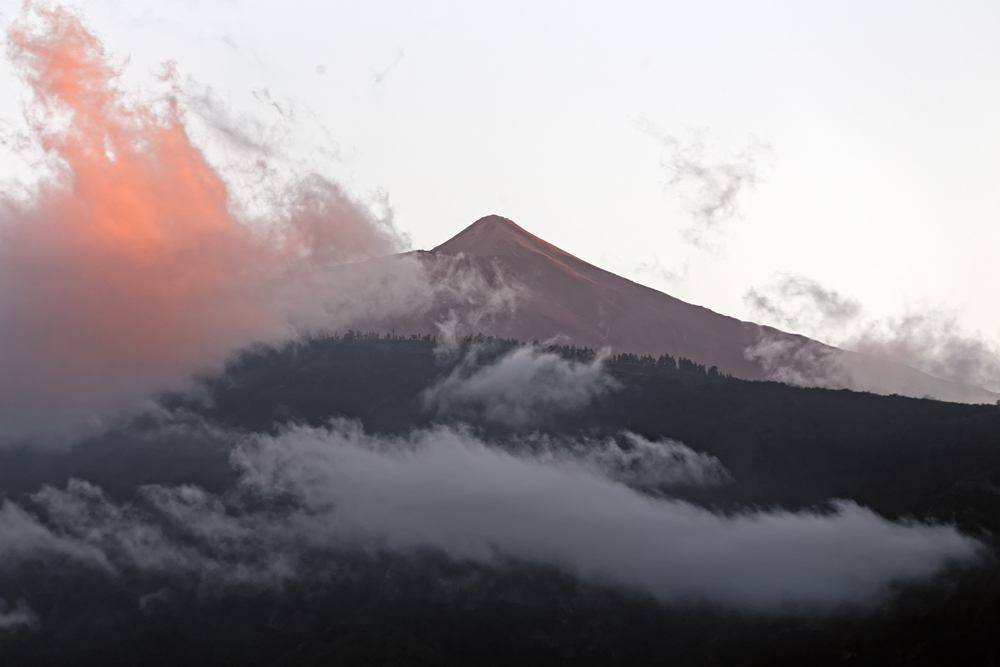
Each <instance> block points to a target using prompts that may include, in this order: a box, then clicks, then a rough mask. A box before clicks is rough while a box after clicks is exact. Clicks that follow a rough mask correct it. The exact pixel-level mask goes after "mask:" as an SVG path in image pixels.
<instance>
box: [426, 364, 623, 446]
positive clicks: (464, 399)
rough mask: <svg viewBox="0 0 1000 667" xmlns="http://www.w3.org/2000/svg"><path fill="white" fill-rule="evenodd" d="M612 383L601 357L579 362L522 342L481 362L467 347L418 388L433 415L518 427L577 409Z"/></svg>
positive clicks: (528, 425)
mask: <svg viewBox="0 0 1000 667" xmlns="http://www.w3.org/2000/svg"><path fill="white" fill-rule="evenodd" d="M617 386H618V383H617V382H616V381H615V380H614V379H613V378H612V377H611V376H609V375H608V374H607V373H606V372H605V370H604V358H603V357H601V356H598V357H596V358H595V359H594V360H593V361H590V362H587V363H584V362H578V361H569V360H566V359H563V358H562V357H560V356H559V355H558V354H557V353H555V352H551V351H546V350H545V349H544V348H541V347H537V346H524V347H518V348H516V349H514V350H512V351H511V352H509V353H507V354H506V355H504V356H503V357H501V358H500V359H499V360H497V361H496V362H494V363H491V364H487V365H482V364H481V363H480V360H479V354H478V350H477V349H475V348H473V349H472V350H471V351H470V352H469V353H468V356H467V357H466V358H465V359H464V360H463V361H462V362H461V363H459V364H458V365H457V366H456V367H455V369H454V370H453V371H452V372H451V373H450V374H449V375H448V376H447V377H446V378H444V379H443V380H441V381H440V382H438V383H437V384H435V385H433V386H431V387H429V388H428V389H427V390H426V391H425V392H424V394H423V400H424V403H425V405H426V406H427V407H428V408H429V409H431V410H434V411H435V412H436V413H437V414H438V415H439V416H445V415H455V416H459V417H463V418H470V417H471V418H474V419H475V420H476V421H487V422H493V423H498V424H503V425H505V426H510V427H513V428H523V427H533V426H537V425H538V424H539V423H540V422H542V421H544V419H545V418H547V417H549V416H551V415H553V414H558V413H565V412H573V411H575V410H580V409H582V408H584V407H586V406H587V405H588V404H589V403H590V402H591V401H593V400H594V399H596V398H598V397H599V396H601V395H603V394H606V393H607V392H609V391H612V390H613V389H615V388H616V387H617Z"/></svg>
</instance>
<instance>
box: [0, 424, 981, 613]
mask: <svg viewBox="0 0 1000 667" xmlns="http://www.w3.org/2000/svg"><path fill="white" fill-rule="evenodd" d="M677 444H679V443H675V444H674V445H669V443H668V449H667V451H668V453H669V452H673V453H676V451H677V447H676V445H677ZM645 446H646V447H658V446H661V444H660V443H648V442H647V443H645ZM670 447H673V449H671V448H670ZM646 460H649V459H648V457H647V458H646ZM232 461H233V465H234V466H235V467H236V469H237V470H238V472H239V484H238V487H237V489H236V490H235V491H233V492H231V493H228V494H223V495H215V494H212V493H209V492H206V491H204V490H202V489H199V488H197V487H194V486H176V487H170V486H148V487H144V488H143V489H142V491H141V494H140V496H139V498H138V499H137V500H136V501H134V502H125V503H116V502H114V501H112V500H111V499H109V497H108V496H107V495H106V494H105V493H104V492H103V491H102V490H101V489H100V488H99V487H96V486H94V485H93V484H90V483H88V482H83V481H80V480H71V481H70V482H69V483H68V484H67V485H66V486H65V487H64V488H55V487H43V488H42V489H41V490H40V491H38V492H36V493H34V494H32V495H31V496H30V497H29V499H28V500H27V501H26V502H24V503H22V504H17V503H14V502H12V501H9V500H8V501H4V503H3V506H2V508H0V525H2V526H3V530H2V531H0V567H12V566H15V565H16V564H17V563H18V562H24V561H25V560H32V561H39V560H40V561H41V562H47V561H51V559H53V558H57V559H63V560H65V559H69V561H71V562H76V563H78V564H80V565H81V566H84V567H88V568H92V569H97V570H99V571H103V572H106V573H108V574H110V575H111V576H117V575H115V573H117V572H125V571H131V570H134V569H138V570H140V571H144V572H151V573H159V574H162V575H167V576H185V577H192V576H193V577H196V578H197V580H198V581H200V582H201V583H200V584H199V587H200V588H201V589H202V590H205V591H212V590H223V589H225V588H227V587H233V586H241V587H245V586H252V587H259V588H268V589H273V588H275V587H280V586H282V585H283V583H282V582H287V581H290V580H302V579H303V578H305V579H310V578H314V579H316V580H317V581H322V580H324V578H328V577H330V576H335V572H336V558H335V555H336V554H337V553H344V552H346V551H352V550H353V551H356V550H358V549H361V550H362V551H367V552H371V553H374V552H377V551H380V550H389V551H390V552H394V553H398V554H406V553H412V552H414V551H415V550H421V549H428V548H429V549H434V550H438V551H440V552H442V553H443V554H445V555H447V556H449V557H450V558H452V559H454V560H456V561H459V562H477V563H482V564H485V565H489V566H492V565H496V566H501V565H502V564H503V563H504V562H507V561H509V559H515V560H519V561H525V562H532V563H540V564H543V565H548V566H553V567H557V568H559V569H562V570H565V571H566V572H569V573H571V574H574V575H576V576H579V577H583V578H584V579H587V580H589V581H591V582H593V583H596V584H600V585H606V586H611V587H614V588H621V589H623V590H629V591H633V592H638V593H641V594H645V595H650V596H653V597H655V598H656V599H658V600H660V601H662V602H664V603H676V602H685V603H692V602H693V603H708V604H717V605H724V606H728V607H733V608H739V609H745V610H751V611H758V612H766V613H773V612H786V611H796V610H798V611H816V610H829V609H833V608H836V607H839V606H841V605H845V604H846V605H862V606H865V605H871V604H873V603H875V602H877V601H878V600H880V599H881V598H882V596H884V595H885V594H887V592H888V590H889V588H888V587H889V586H890V585H891V584H893V583H895V582H900V581H908V580H913V579H918V578H925V577H929V576H932V575H934V574H935V573H936V572H938V571H940V569H941V568H942V567H944V566H946V565H947V564H949V563H960V562H966V563H968V562H972V561H974V560H976V559H977V557H978V553H979V549H980V545H979V543H978V542H977V541H975V540H973V539H971V538H968V537H965V536H962V535H961V534H959V533H958V532H956V531H955V529H954V528H952V527H950V526H945V525H922V524H918V523H912V522H909V523H908V522H903V523H894V522H890V521H887V520H885V519H883V518H881V517H879V516H878V515H877V514H874V513H873V512H871V511H870V510H867V509H865V508H863V507H860V506H858V505H856V504H854V503H852V502H850V501H837V502H835V503H834V504H833V508H834V509H833V511H828V512H811V511H802V512H788V511H782V510H775V511H764V510H755V511H749V510H748V511H746V512H744V513H739V514H733V515H721V514H716V513H713V512H711V511H709V510H706V509H703V508H700V507H697V506H694V505H691V504H689V503H686V502H682V501H679V500H674V499H671V498H669V497H654V496H650V495H647V494H645V493H643V492H641V491H639V490H637V489H635V488H632V487H630V486H628V485H627V484H625V483H623V482H622V481H621V479H622V478H621V468H620V467H618V466H616V465H608V460H607V458H606V457H605V459H604V460H602V459H601V458H600V457H594V456H590V457H589V458H581V457H575V456H573V455H572V449H571V448H570V449H564V450H562V453H561V455H559V456H552V455H551V452H550V453H548V454H546V453H544V452H543V453H540V454H539V453H532V452H531V451H530V450H527V451H521V452H514V451H510V450H507V449H502V448H497V447H495V446H490V445H488V444H486V443H484V442H482V441H480V440H478V439H477V438H476V437H475V436H474V435H472V434H471V433H470V432H468V431H466V430H463V429H461V428H457V429H456V428H444V427H439V428H435V429H431V430H424V431H417V432H414V433H412V434H411V435H409V436H407V437H403V438H388V437H382V436H374V435H369V434H365V433H364V432H362V431H361V430H360V429H359V428H358V427H357V426H355V425H353V424H351V423H349V422H336V423H334V424H331V426H329V427H328V428H318V429H314V428H304V427H296V428H291V429H289V430H287V431H285V432H283V433H281V434H278V435H276V436H253V437H248V438H245V439H244V441H243V443H242V444H241V445H240V446H239V447H238V448H237V449H236V450H235V451H234V453H233V457H232ZM706 461H707V459H706ZM634 462H635V461H633V463H634ZM641 463H642V461H640V464H641ZM709 463H711V461H709ZM711 467H712V468H713V469H714V470H716V471H718V470H720V467H719V466H718V462H717V461H716V462H715V463H714V465H713V466H711ZM689 468H690V466H689ZM721 470H724V468H721ZM633 472H634V470H633ZM673 481H674V482H675V483H676V482H678V481H686V482H687V483H717V481H718V480H706V479H704V477H703V478H702V479H701V480H700V482H699V481H698V480H697V479H691V478H690V477H689V478H688V479H686V480H683V479H680V478H678V477H676V476H675V478H674V480H673ZM318 554H328V556H326V557H323V558H316V557H315V556H316V555H318Z"/></svg>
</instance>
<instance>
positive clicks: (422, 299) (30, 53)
mask: <svg viewBox="0 0 1000 667" xmlns="http://www.w3.org/2000/svg"><path fill="white" fill-rule="evenodd" d="M7 43H8V57H9V58H10V59H11V61H12V62H13V64H14V65H15V68H16V71H17V72H19V74H20V76H21V78H22V79H23V81H24V82H25V83H26V84H27V86H28V88H29V89H30V92H31V101H30V102H29V103H28V104H27V105H26V108H25V121H26V126H27V127H28V128H29V130H30V136H27V137H25V138H24V142H21V143H16V145H14V144H11V145H8V146H7V147H8V148H11V149H12V150H14V151H16V152H18V153H21V154H27V153H31V151H35V152H37V153H38V154H39V155H41V156H42V159H41V163H39V164H35V165H34V166H35V167H36V172H37V175H38V176H39V180H38V182H37V183H35V184H34V185H33V186H31V188H29V189H28V190H27V191H26V190H25V189H24V187H22V186H16V185H13V184H7V185H0V439H2V438H4V437H17V436H19V435H23V434H25V433H31V432H34V431H38V430H53V429H55V430H58V429H59V428H60V427H62V426H66V425H79V424H81V423H94V422H96V421H99V420H100V419H101V418H103V417H106V416H107V415H109V414H113V413H114V412H115V411H116V410H118V409H119V408H122V407H123V406H128V405H130V404H133V403H135V402H136V401H138V400H141V397H142V396H144V395H146V394H148V393H149V392H151V391H154V390H157V389H160V388H162V387H164V386H169V385H171V384H175V383H177V382H180V381H182V380H183V379H184V378H185V377H187V376H188V375H189V374H190V373H191V372H192V371H196V370H200V369H202V368H205V367H208V366H211V365H214V364H217V363H219V362H220V361H221V360H222V359H223V358H224V357H225V356H226V355H227V354H229V353H230V352H231V351H232V350H234V349H236V348H238V347H240V346H243V345H245V344H247V343H250V342H253V341H261V340H275V339H280V338H282V337H287V336H292V335H295V334H298V333H301V332H302V331H304V330H315V329H320V330H330V329H344V328H347V327H348V326H354V327H358V326H361V325H363V324H373V323H376V322H378V321H381V320H383V319H385V318H387V317H392V316H399V315H406V314H409V313H412V312H414V311H419V310H420V309H424V310H429V309H430V308H431V307H432V306H434V305H435V304H436V303H437V301H436V300H437V299H438V298H439V297H449V298H456V297H455V295H456V294H461V295H462V297H463V298H465V299H467V300H470V299H471V300H473V301H475V300H477V299H479V300H487V301H488V300H489V299H490V298H493V297H492V293H491V292H490V290H489V289H486V288H482V285H474V284H473V283H474V282H475V281H474V277H470V276H469V275H468V272H467V271H466V272H465V273H462V272H457V271H456V272H451V273H448V272H444V273H445V275H443V276H437V275H432V272H431V271H429V270H428V269H427V268H426V267H425V266H424V265H423V264H422V263H421V262H419V261H418V260H417V259H415V258H412V257H401V258H398V257H397V258H386V257H384V256H386V255H390V254H391V253H396V252H398V251H400V250H401V249H403V248H404V247H405V244H406V239H405V237H404V236H403V235H402V234H400V233H399V231H398V230H397V229H396V228H395V226H394V225H393V223H392V219H391V216H378V215H375V214H373V213H372V211H371V210H370V209H369V208H368V207H366V206H364V205H362V204H361V203H359V202H358V201H357V200H355V199H354V198H352V196H350V195H349V194H348V193H347V192H345V190H344V189H343V188H342V187H341V186H339V185H338V184H337V183H334V182H332V181H331V180H329V179H327V178H325V177H324V176H322V175H320V174H316V173H305V174H301V175H299V176H297V177H295V178H292V179H289V178H287V177H283V178H282V179H278V181H276V182H275V183H271V182H270V181H268V180H267V179H268V175H269V174H271V173H272V170H271V167H270V164H271V163H270V160H271V159H272V158H273V157H274V156H273V154H271V153H269V150H268V142H267V141H266V140H265V139H261V140H259V141H258V140H257V139H255V138H254V137H255V133H253V132H248V131H245V129H244V128H242V127H237V126H236V125H235V124H233V123H230V122H229V119H227V118H226V116H225V114H224V113H222V112H221V111H219V109H218V106H219V103H218V101H217V100H215V101H213V100H212V99H211V98H210V97H208V96H206V95H207V94H200V95H194V96H190V95H185V94H184V93H183V91H182V90H181V89H180V86H179V84H177V81H176V74H175V72H174V69H173V68H172V67H169V66H168V67H167V68H166V69H165V70H164V77H165V81H166V83H168V84H169V88H170V92H168V93H166V94H164V95H159V96H152V97H147V98H143V96H142V95H140V94H138V93H132V92H126V91H125V90H124V88H123V87H122V85H121V83H120V72H119V70H118V69H117V68H116V66H115V65H114V64H113V62H112V58H111V56H110V54H108V53H107V52H106V51H105V49H104V47H103V45H102V44H101V42H100V41H99V40H98V39H97V37H95V36H94V35H93V34H92V33H91V32H89V31H88V30H87V28H86V27H85V26H84V25H83V23H82V22H81V20H80V19H79V18H78V17H77V16H76V15H74V14H73V13H71V12H70V11H68V10H66V9H62V8H51V7H48V6H45V5H40V4H36V3H32V2H28V3H26V5H25V7H24V10H23V12H22V14H21V16H20V17H19V18H18V20H16V21H15V22H14V23H13V24H12V25H11V27H10V29H9V31H8V34H7ZM206 100H207V101H206ZM185 101H187V102H189V103H191V104H194V108H195V111H196V114H197V115H198V117H199V118H200V119H201V120H202V122H206V123H208V125H210V126H211V128H214V130H213V131H215V132H216V133H220V132H221V133H222V134H226V136H228V141H229V142H230V143H234V142H235V143H236V144H239V148H240V150H241V151H243V152H244V153H246V152H249V153H252V154H254V155H255V159H254V161H253V162H254V164H255V165H256V168H257V171H258V176H259V177H260V178H261V179H263V180H262V181H261V182H260V183H257V184H256V185H255V186H254V187H253V188H251V190H253V191H255V192H265V193H267V194H266V196H265V197H264V199H263V201H256V202H252V204H253V205H252V206H248V202H245V201H241V200H240V199H239V197H237V196H235V194H234V190H233V185H232V184H231V183H227V180H226V178H224V176H223V175H222V173H221V172H220V171H218V170H217V169H216V168H215V167H214V166H213V165H212V164H210V163H209V161H208V160H207V159H206V157H205V154H204V152H203V150H202V148H200V147H199V146H197V145H196V144H195V143H194V142H193V140H192V138H191V136H190V134H189V131H188V118H187V115H186V112H185V108H184V105H183V102H185ZM206 109H208V111H206ZM209 112H211V113H209ZM206 117H207V118H208V120H206ZM226 130H229V131H228V134H227V133H226ZM257 134H259V133H257ZM32 154H34V153H32ZM241 159H243V161H244V162H245V161H246V159H245V155H244V156H243V158H241ZM283 168H284V167H283ZM286 170H287V169H286ZM243 189H244V190H245V189H247V188H243ZM250 211H253V214H251V213H250ZM375 257H382V259H381V260H380V261H378V262H376V263H374V264H371V265H369V266H365V267H364V268H358V269H356V270H352V269H351V268H350V267H349V266H348V265H349V264H351V263H355V262H359V261H362V260H370V259H371V258H375ZM439 278H440V279H442V280H443V281H444V282H442V283H440V284H438V283H437V282H436V281H437V280H438V279H439ZM449 280H450V282H448V281H449ZM475 287H479V288H481V289H479V291H478V292H476V291H475V290H474V289H473V288H475ZM487 287H488V286H487Z"/></svg>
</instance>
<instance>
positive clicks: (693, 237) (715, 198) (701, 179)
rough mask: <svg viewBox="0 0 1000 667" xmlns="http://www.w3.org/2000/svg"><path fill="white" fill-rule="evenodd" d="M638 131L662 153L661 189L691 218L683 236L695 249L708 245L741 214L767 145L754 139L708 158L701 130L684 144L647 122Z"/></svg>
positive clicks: (768, 148)
mask: <svg viewBox="0 0 1000 667" xmlns="http://www.w3.org/2000/svg"><path fill="white" fill-rule="evenodd" d="M639 127H640V129H641V130H643V131H644V132H646V133H647V134H649V135H651V136H653V137H655V138H656V139H657V140H658V141H659V142H660V144H661V145H662V146H663V148H664V149H665V150H666V157H665V158H664V160H663V162H662V164H663V167H664V168H665V169H666V172H667V180H666V184H665V187H666V189H667V191H668V192H670V193H672V194H673V195H674V196H676V197H678V198H679V199H680V201H681V202H682V203H683V204H684V206H685V208H686V209H687V211H688V213H689V214H690V216H691V221H690V224H689V225H687V226H686V227H684V228H683V229H682V232H681V234H682V237H683V238H684V240H686V241H687V242H688V243H691V244H692V245H694V246H696V247H698V248H707V247H709V246H711V245H712V243H713V239H714V238H715V237H716V236H717V235H718V233H719V232H720V231H721V230H722V228H723V227H724V225H725V224H726V223H727V222H729V221H730V220H732V219H734V218H738V217H739V216H740V211H739V200H740V196H741V194H742V193H743V192H745V191H746V190H747V189H751V188H753V187H755V186H756V185H757V183H758V181H759V180H760V175H759V172H760V169H759V162H760V158H761V156H762V155H764V154H765V153H767V152H769V151H770V147H769V146H768V145H767V144H766V143H764V142H762V141H760V140H758V139H757V138H755V137H752V138H751V139H750V140H749V142H748V143H747V145H746V146H745V147H744V148H742V149H741V150H739V151H736V152H734V153H731V154H729V155H726V156H721V157H718V156H711V155H710V151H709V148H708V146H707V145H706V141H705V133H704V132H697V133H693V135H692V136H691V137H690V138H689V139H687V140H682V139H680V138H678V137H676V136H673V135H670V134H664V133H662V132H660V131H659V130H657V129H656V128H655V127H654V126H653V124H652V123H650V122H649V121H647V120H641V121H639Z"/></svg>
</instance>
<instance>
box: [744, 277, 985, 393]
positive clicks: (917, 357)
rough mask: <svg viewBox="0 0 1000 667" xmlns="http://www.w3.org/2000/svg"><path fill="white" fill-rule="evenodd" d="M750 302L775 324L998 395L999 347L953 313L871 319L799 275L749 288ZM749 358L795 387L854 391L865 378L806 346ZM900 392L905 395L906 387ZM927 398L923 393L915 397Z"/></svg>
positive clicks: (774, 347)
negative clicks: (756, 360) (970, 328)
mask: <svg viewBox="0 0 1000 667" xmlns="http://www.w3.org/2000/svg"><path fill="white" fill-rule="evenodd" d="M744 300H745V302H746V303H747V304H748V305H749V306H750V308H751V310H752V311H753V312H754V313H755V315H756V316H757V317H760V318H762V319H763V320H764V321H765V322H767V323H770V324H773V325H775V326H778V327H788V328H790V329H793V330H795V331H798V332H801V333H803V334H805V335H809V336H812V337H815V338H819V339H820V340H824V341H826V342H828V343H830V344H831V345H835V346H837V347H840V348H843V349H847V350H853V351H856V352H860V353H863V354H864V355H867V356H868V357H869V358H871V359H878V360H880V361H883V362H891V363H896V364H904V365H907V366H910V367H912V368H915V369H918V370H920V371H923V372H924V373H927V374H929V375H933V376H934V377H937V378H941V379H943V380H948V381H950V382H955V383H961V384H967V385H976V386H980V387H984V388H986V389H990V390H1000V347H998V346H997V344H996V343H994V342H992V341H990V340H988V339H987V338H985V337H983V336H981V335H979V334H977V333H975V332H969V331H967V330H965V329H964V328H963V327H962V325H961V324H960V322H959V318H958V316H957V315H955V314H954V313H948V312H945V311H942V310H937V309H931V308H928V309H924V310H921V311H911V312H909V313H907V314H905V315H903V316H901V317H886V318H873V317H871V316H868V315H867V314H866V313H865V312H864V309H863V308H862V306H861V304H860V302H859V301H857V300H855V299H851V298H848V297H846V296H844V295H842V294H839V293H838V292H836V291H835V290H832V289H829V288H826V287H823V286H822V285H821V284H819V283H817V282H816V281H814V280H811V279H809V278H805V277H803V276H795V275H782V276H780V277H779V278H778V279H777V280H776V281H775V282H774V283H773V284H771V285H769V286H767V287H765V288H762V289H751V290H749V291H748V292H747V293H746V295H745V296H744ZM748 354H749V355H750V356H751V357H753V358H756V359H758V360H760V361H762V363H764V364H765V366H766V367H768V368H770V369H771V372H772V377H773V378H774V379H776V380H781V381H792V382H795V383H797V384H810V385H819V386H833V387H852V386H854V385H855V384H857V382H856V380H857V376H859V375H860V374H863V373H861V371H862V369H861V368H858V367H856V366H858V363H855V360H853V359H852V358H850V357H845V356H843V355H840V354H838V353H837V352H836V351H834V350H831V349H829V348H826V347H823V346H821V345H816V344H811V343H810V344H807V343H804V342H801V341H799V342H796V341H793V340H787V339H782V338H776V337H771V338H766V339H764V340H762V341H761V342H760V344H758V345H757V346H755V347H754V348H753V349H751V350H749V351H748ZM901 386H902V387H903V389H904V392H905V383H904V385H901ZM855 388H865V389H867V388H868V387H855ZM905 393H910V392H905ZM924 393H926V392H925V391H923V389H920V390H917V391H916V393H915V394H914V395H924ZM931 393H932V395H933V392H931Z"/></svg>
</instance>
